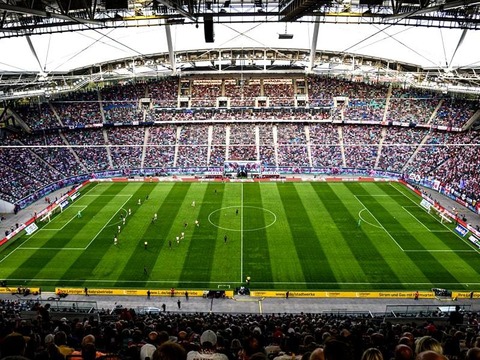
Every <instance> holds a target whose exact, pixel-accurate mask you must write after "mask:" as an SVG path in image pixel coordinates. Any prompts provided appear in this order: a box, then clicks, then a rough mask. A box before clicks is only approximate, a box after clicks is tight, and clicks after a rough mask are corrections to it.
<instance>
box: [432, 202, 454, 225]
mask: <svg viewBox="0 0 480 360" xmlns="http://www.w3.org/2000/svg"><path fill="white" fill-rule="evenodd" d="M429 213H430V214H433V215H435V217H437V218H438V219H439V220H440V223H442V224H444V223H448V224H451V223H452V222H453V220H452V219H451V218H450V216H448V214H447V213H446V212H445V211H444V210H443V209H439V208H437V207H435V206H432V207H431V208H430V211H429Z"/></svg>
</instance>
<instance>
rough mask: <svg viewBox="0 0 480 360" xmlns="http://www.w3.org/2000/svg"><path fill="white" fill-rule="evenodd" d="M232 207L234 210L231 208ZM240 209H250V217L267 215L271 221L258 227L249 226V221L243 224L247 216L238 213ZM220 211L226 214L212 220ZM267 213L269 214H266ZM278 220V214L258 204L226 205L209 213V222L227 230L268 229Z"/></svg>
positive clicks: (266, 217)
mask: <svg viewBox="0 0 480 360" xmlns="http://www.w3.org/2000/svg"><path fill="white" fill-rule="evenodd" d="M229 209H232V210H229ZM237 209H239V210H241V211H243V212H244V211H245V209H247V211H248V218H255V219H256V218H258V217H260V216H265V220H266V221H269V222H268V223H267V224H265V226H261V227H256V228H249V227H248V225H249V224H248V222H247V223H245V222H243V226H242V224H241V222H242V221H243V220H244V219H245V216H243V215H241V214H236V210H237ZM218 212H224V214H223V215H224V216H222V214H220V215H219V216H218V219H215V220H212V218H213V217H214V216H215V215H216V214H217V213H218ZM265 213H266V214H267V215H265ZM214 221H216V222H220V223H221V222H223V223H224V224H225V225H223V226H222V225H220V224H218V223H215V222H214ZM276 221H277V215H275V213H274V212H273V211H270V210H268V209H265V208H262V207H258V206H249V205H246V206H226V207H223V208H220V209H217V210H214V211H212V212H211V213H210V214H209V215H208V222H209V223H210V224H212V225H213V226H215V227H217V228H219V229H222V230H227V231H258V230H263V229H266V228H268V227H270V226H272V225H273V224H275V222H276Z"/></svg>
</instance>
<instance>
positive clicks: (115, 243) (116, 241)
mask: <svg viewBox="0 0 480 360" xmlns="http://www.w3.org/2000/svg"><path fill="white" fill-rule="evenodd" d="M117 243H118V239H117V237H116V236H115V237H114V238H113V245H115V246H117Z"/></svg>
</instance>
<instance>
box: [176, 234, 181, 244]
mask: <svg viewBox="0 0 480 360" xmlns="http://www.w3.org/2000/svg"><path fill="white" fill-rule="evenodd" d="M176 240H177V244H180V238H179V237H178V236H177V238H176Z"/></svg>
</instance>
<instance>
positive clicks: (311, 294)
mask: <svg viewBox="0 0 480 360" xmlns="http://www.w3.org/2000/svg"><path fill="white" fill-rule="evenodd" d="M148 290H149V289H142V290H134V289H88V295H99V296H102V295H104V296H123V295H126V296H147V291H148ZM185 291H186V292H188V296H189V297H206V296H205V294H206V293H208V290H207V291H206V290H189V289H187V290H185V289H178V290H177V289H176V290H174V292H173V296H174V297H184V296H185ZM55 293H56V294H57V295H60V294H69V295H85V289H81V288H56V289H55ZM415 294H416V291H279V290H278V291H269V290H265V291H264V290H252V291H250V297H258V298H311V299H315V298H332V299H334V298H338V299H341V298H357V299H415ZM233 295H234V292H233V290H226V291H225V297H226V298H233ZM150 296H161V297H172V290H171V289H164V290H158V289H150ZM238 296H243V295H238ZM418 298H419V299H435V293H434V292H433V291H419V292H418ZM456 299H480V292H478V293H475V292H467V291H461V292H452V301H453V300H456Z"/></svg>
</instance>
